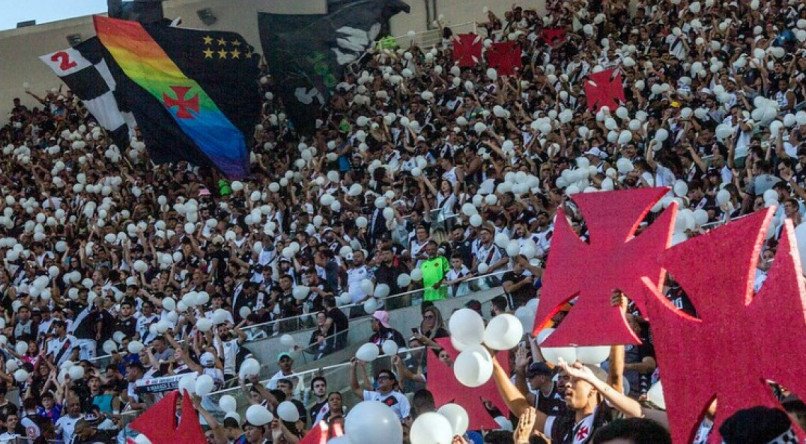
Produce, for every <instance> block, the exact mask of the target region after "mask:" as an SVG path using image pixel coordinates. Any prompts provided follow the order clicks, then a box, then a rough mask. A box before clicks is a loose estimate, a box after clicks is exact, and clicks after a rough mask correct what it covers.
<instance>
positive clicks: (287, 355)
mask: <svg viewBox="0 0 806 444" xmlns="http://www.w3.org/2000/svg"><path fill="white" fill-rule="evenodd" d="M283 358H288V359H290V360H292V361H293V360H294V358H292V357H291V355H290V354H289V353H287V352H280V353H278V354H277V360H278V361H282V360H283Z"/></svg>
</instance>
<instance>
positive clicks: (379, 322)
mask: <svg viewBox="0 0 806 444" xmlns="http://www.w3.org/2000/svg"><path fill="white" fill-rule="evenodd" d="M371 322H372V325H371V327H372V332H373V333H372V336H370V337H369V341H368V342H371V343H373V344H375V345H377V346H378V348H382V347H383V343H384V342H385V341H394V343H396V344H397V346H398V347H405V346H406V339H405V338H404V337H403V335H402V334H401V333H400V332H399V331H397V330H395V329H394V328H392V325H391V324H390V323H389V312H388V311H384V310H376V311H375V312H374V313H372V321H371Z"/></svg>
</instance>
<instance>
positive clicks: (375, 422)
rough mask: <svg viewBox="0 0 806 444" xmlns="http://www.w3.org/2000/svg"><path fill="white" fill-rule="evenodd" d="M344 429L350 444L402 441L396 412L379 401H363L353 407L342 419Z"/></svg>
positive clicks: (401, 430) (401, 431)
mask: <svg viewBox="0 0 806 444" xmlns="http://www.w3.org/2000/svg"><path fill="white" fill-rule="evenodd" d="M344 431H345V433H346V436H347V438H348V440H349V442H350V444H378V443H390V444H391V443H399V442H403V427H402V426H401V424H400V420H399V419H398V417H397V414H395V412H394V411H393V410H392V409H391V408H390V407H389V406H387V405H386V404H383V403H382V402H379V401H363V402H360V403H358V404H357V405H356V406H355V407H353V409H352V410H350V412H349V413H348V414H347V418H346V419H345V421H344Z"/></svg>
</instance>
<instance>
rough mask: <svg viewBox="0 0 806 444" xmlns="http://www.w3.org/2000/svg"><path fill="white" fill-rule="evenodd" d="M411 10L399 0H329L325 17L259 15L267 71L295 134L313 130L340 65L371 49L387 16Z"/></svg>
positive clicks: (340, 74)
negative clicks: (271, 77)
mask: <svg viewBox="0 0 806 444" xmlns="http://www.w3.org/2000/svg"><path fill="white" fill-rule="evenodd" d="M409 10H410V8H409V5H407V4H406V3H404V2H403V1H401V0H331V1H329V2H328V13H327V14H321V15H292V14H269V13H258V28H259V30H260V43H261V45H263V53H264V54H265V56H266V61H267V63H268V65H269V71H270V73H271V75H272V76H273V77H274V78H275V79H276V80H277V82H276V83H277V85H278V87H279V88H280V89H279V91H278V93H279V94H280V97H281V98H282V99H283V103H284V104H285V108H286V111H287V112H288V116H289V119H290V120H291V122H292V123H293V124H294V125H295V126H296V128H297V130H298V131H302V132H307V131H310V129H311V128H312V127H313V123H314V121H315V119H316V117H317V116H318V115H319V111H320V108H321V107H322V106H323V105H324V104H325V103H327V100H328V98H329V97H330V93H331V91H332V90H333V87H335V86H336V84H337V83H338V82H340V81H341V78H342V74H343V72H344V67H345V66H346V65H348V64H350V63H352V62H355V61H357V60H358V59H359V58H360V57H361V56H362V55H363V54H364V53H365V52H366V50H367V49H368V48H369V47H371V45H373V43H374V41H375V40H376V39H377V38H378V37H379V36H381V35H382V31H383V29H384V28H385V27H387V26H388V21H389V18H390V17H392V16H393V15H394V14H397V13H398V12H400V11H404V12H409Z"/></svg>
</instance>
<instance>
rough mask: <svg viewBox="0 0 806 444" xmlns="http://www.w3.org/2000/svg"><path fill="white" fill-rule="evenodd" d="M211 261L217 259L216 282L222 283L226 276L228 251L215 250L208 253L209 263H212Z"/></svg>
mask: <svg viewBox="0 0 806 444" xmlns="http://www.w3.org/2000/svg"><path fill="white" fill-rule="evenodd" d="M213 259H218V267H217V269H216V272H217V273H216V274H217V276H216V278H217V279H216V282H219V283H223V282H224V276H226V274H227V262H228V261H229V251H227V250H223V249H221V250H216V251H213V252H212V253H210V261H211V262H212V260H213Z"/></svg>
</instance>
